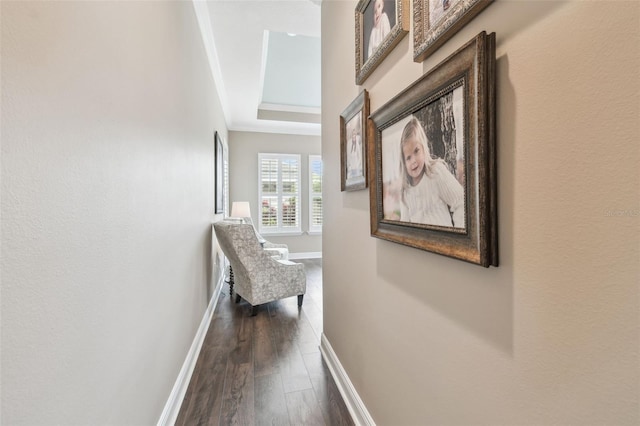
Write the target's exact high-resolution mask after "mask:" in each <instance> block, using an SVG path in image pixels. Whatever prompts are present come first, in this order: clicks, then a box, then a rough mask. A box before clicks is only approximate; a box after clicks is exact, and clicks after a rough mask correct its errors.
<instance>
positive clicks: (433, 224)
mask: <svg viewBox="0 0 640 426" xmlns="http://www.w3.org/2000/svg"><path fill="white" fill-rule="evenodd" d="M369 126H370V129H369V132H368V133H369V137H370V141H369V152H368V158H369V170H370V175H369V194H370V199H371V203H370V206H371V235H372V236H374V237H377V238H382V239H385V240H389V241H393V242H396V243H400V244H405V245H408V246H411V247H416V248H419V249H422V250H427V251H431V252H434V253H438V254H442V255H445V256H450V257H453V258H456V259H461V260H465V261H467V262H471V263H475V264H478V265H482V266H485V267H488V266H498V248H497V241H498V240H497V213H496V209H497V202H496V192H497V190H496V189H497V182H496V176H497V175H496V152H495V34H494V33H492V34H488V35H487V34H486V33H485V32H482V33H480V34H478V36H476V37H475V38H474V39H473V40H471V41H470V42H468V43H467V44H466V45H464V46H463V47H461V48H460V49H459V50H458V51H456V52H455V53H454V54H452V55H451V56H450V57H448V58H447V59H445V60H444V61H443V62H442V63H440V64H439V65H437V66H436V67H435V68H434V69H433V70H431V71H430V72H428V73H427V74H425V75H424V76H422V77H421V78H420V79H419V80H417V81H416V82H415V83H413V84H412V85H411V86H409V87H408V88H406V89H405V90H404V91H403V92H401V93H400V94H399V95H397V96H396V97H394V98H393V99H391V100H390V101H389V102H387V103H386V104H385V105H383V106H382V107H380V109H379V110H377V111H376V112H374V113H373V114H372V115H371V119H370V120H369Z"/></svg>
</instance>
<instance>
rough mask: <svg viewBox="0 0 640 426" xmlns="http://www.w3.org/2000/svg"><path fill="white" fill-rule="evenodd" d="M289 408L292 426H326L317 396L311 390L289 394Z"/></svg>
mask: <svg viewBox="0 0 640 426" xmlns="http://www.w3.org/2000/svg"><path fill="white" fill-rule="evenodd" d="M287 408H288V410H289V420H290V422H291V424H292V425H307V426H315V425H325V422H324V418H323V417H322V412H321V411H320V406H319V405H318V401H317V400H316V395H315V393H314V392H313V390H311V389H307V390H303V391H299V392H291V393H288V394H287Z"/></svg>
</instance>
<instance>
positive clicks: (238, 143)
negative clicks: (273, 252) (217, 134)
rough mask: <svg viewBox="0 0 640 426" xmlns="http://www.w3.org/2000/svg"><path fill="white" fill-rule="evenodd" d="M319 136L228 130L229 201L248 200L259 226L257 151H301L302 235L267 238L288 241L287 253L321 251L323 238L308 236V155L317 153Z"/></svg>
mask: <svg viewBox="0 0 640 426" xmlns="http://www.w3.org/2000/svg"><path fill="white" fill-rule="evenodd" d="M320 150H321V147H320V137H319V136H304V135H285V134H277V133H257V132H236V131H232V132H229V158H230V166H229V181H230V185H231V188H230V201H231V202H233V201H249V202H250V203H251V215H252V220H253V223H255V224H256V227H257V226H258V153H260V152H263V153H270V154H300V161H301V162H302V231H303V232H305V234H304V235H297V236H274V235H267V234H265V235H264V237H265V238H267V239H268V240H269V241H271V242H274V243H280V244H287V245H288V246H289V252H290V253H292V254H293V253H317V252H322V237H321V236H320V235H309V234H306V232H307V231H308V230H309V219H308V214H309V155H320V154H321V152H320Z"/></svg>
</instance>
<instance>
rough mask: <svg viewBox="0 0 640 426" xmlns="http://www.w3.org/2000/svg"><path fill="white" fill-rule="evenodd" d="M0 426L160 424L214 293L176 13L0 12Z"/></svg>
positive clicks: (205, 135) (58, 8) (201, 68)
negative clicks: (0, 52)
mask: <svg viewBox="0 0 640 426" xmlns="http://www.w3.org/2000/svg"><path fill="white" fill-rule="evenodd" d="M1 7H2V9H1V11H2V406H1V410H0V411H1V412H2V423H3V424H11V425H20V424H28V425H37V424H94V425H99V424H152V423H155V422H157V420H158V418H159V417H160V414H161V412H162V409H163V406H164V404H165V402H166V401H167V398H168V397H169V393H170V391H171V388H172V386H173V384H174V382H175V380H176V377H177V376H178V372H179V370H180V367H181V366H182V363H183V361H184V360H185V356H186V354H187V351H188V350H189V347H190V344H191V342H192V340H193V338H194V334H195V332H196V329H197V328H198V325H199V323H200V321H201V319H202V317H203V313H204V311H205V309H206V307H207V303H208V300H209V297H210V296H211V293H212V285H213V283H212V282H211V281H212V279H211V272H210V267H211V226H210V225H211V220H212V218H213V187H214V182H213V175H214V173H213V155H214V142H213V134H214V131H215V130H218V131H221V132H222V133H223V135H224V136H225V137H226V135H227V131H226V128H225V127H224V120H223V116H222V112H221V107H220V105H219V101H218V98H217V93H216V90H215V87H214V85H213V82H212V79H211V74H210V71H209V66H208V63H207V59H206V55H205V52H204V49H203V46H202V40H201V37H200V34H199V30H198V24H197V21H196V19H195V15H194V11H193V6H192V4H191V3H190V2H85V1H72V2H35V1H29V2H10V1H3V2H2V6H1Z"/></svg>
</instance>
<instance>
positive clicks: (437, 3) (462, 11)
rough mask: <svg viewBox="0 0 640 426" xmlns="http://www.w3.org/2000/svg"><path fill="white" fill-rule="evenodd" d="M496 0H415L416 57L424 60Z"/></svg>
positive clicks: (414, 57)
mask: <svg viewBox="0 0 640 426" xmlns="http://www.w3.org/2000/svg"><path fill="white" fill-rule="evenodd" d="M492 2H493V0H415V1H414V3H413V60H414V61H415V62H422V61H424V60H425V59H426V58H427V57H428V56H429V55H431V54H432V53H433V52H435V51H436V50H437V49H438V48H439V47H440V46H442V45H443V44H444V42H446V41H447V40H449V39H450V38H451V37H452V36H453V35H454V34H455V33H457V32H458V30H460V28H462V27H463V26H465V25H466V24H467V23H468V22H469V21H471V20H472V19H473V18H474V17H475V16H476V15H477V14H478V13H480V12H481V11H482V10H483V9H484V8H485V7H487V6H489V4H491V3H492Z"/></svg>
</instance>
